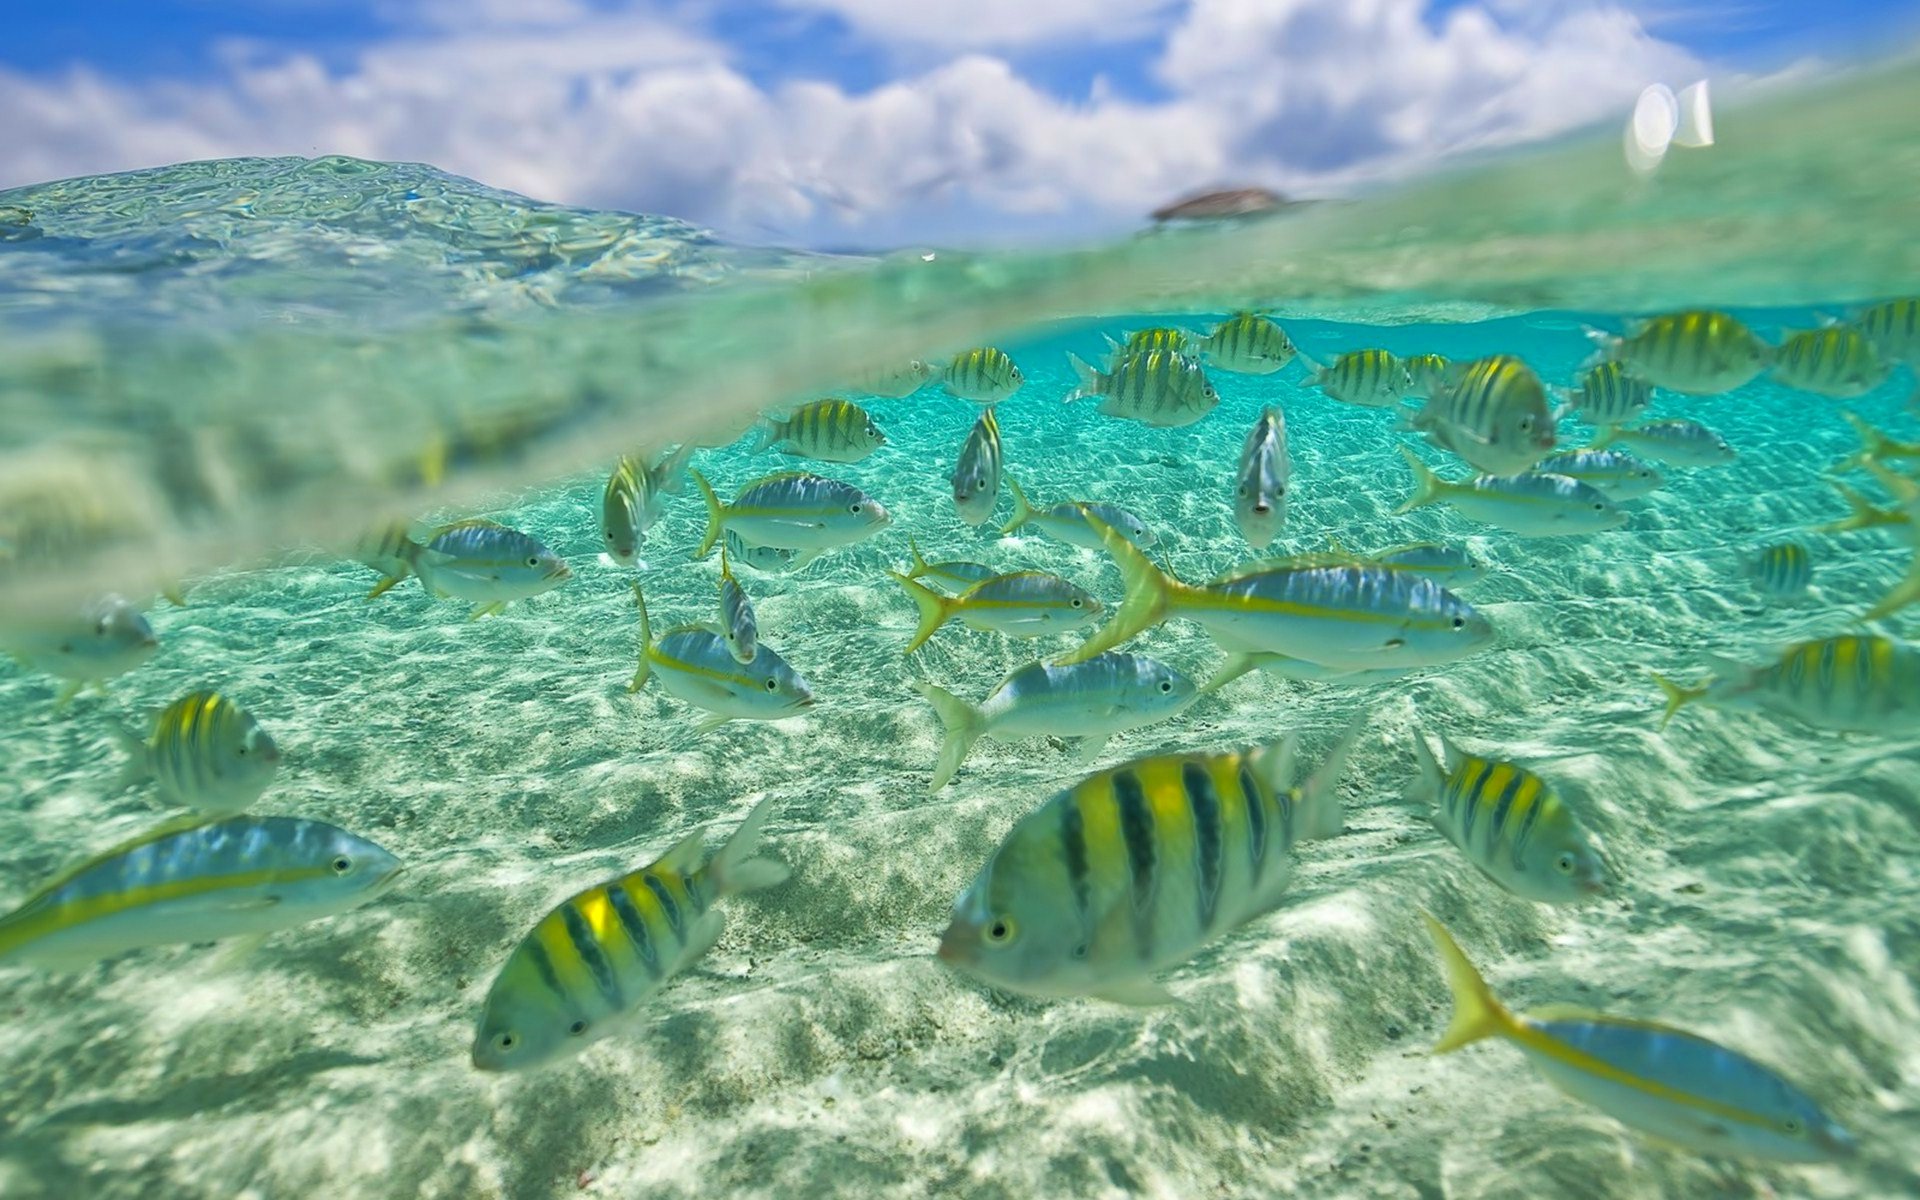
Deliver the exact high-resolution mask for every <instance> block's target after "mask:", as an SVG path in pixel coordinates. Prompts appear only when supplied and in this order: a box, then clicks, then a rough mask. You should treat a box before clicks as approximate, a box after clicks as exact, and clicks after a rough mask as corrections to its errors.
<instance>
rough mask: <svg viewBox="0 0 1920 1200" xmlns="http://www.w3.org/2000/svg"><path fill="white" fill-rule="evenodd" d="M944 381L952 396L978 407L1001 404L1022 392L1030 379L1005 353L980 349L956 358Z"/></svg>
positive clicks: (964, 351) (949, 365) (954, 357)
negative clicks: (971, 402) (978, 405)
mask: <svg viewBox="0 0 1920 1200" xmlns="http://www.w3.org/2000/svg"><path fill="white" fill-rule="evenodd" d="M941 381H942V383H943V384H944V385H945V386H946V389H947V393H948V394H949V395H953V396H958V397H960V399H962V400H971V401H973V402H974V403H975V404H998V403H1000V401H1002V400H1005V399H1006V398H1007V397H1008V396H1011V395H1013V394H1014V393H1015V392H1017V391H1019V390H1020V385H1021V384H1023V383H1025V382H1026V381H1027V377H1026V375H1025V374H1023V373H1022V372H1021V370H1020V368H1019V366H1018V365H1017V364H1015V363H1014V361H1013V359H1011V358H1009V357H1007V352H1006V351H1004V350H1001V349H999V348H998V347H994V346H977V347H975V348H974V349H972V350H962V351H961V352H960V353H958V354H956V355H954V356H953V358H952V360H951V361H949V362H948V363H947V365H946V369H945V370H943V371H942V372H941Z"/></svg>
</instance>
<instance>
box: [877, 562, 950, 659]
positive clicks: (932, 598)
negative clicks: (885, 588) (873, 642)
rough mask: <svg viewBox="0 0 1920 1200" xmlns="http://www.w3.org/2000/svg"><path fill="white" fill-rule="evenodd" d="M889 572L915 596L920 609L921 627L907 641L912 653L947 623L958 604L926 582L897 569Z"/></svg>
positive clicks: (909, 650) (895, 580)
mask: <svg viewBox="0 0 1920 1200" xmlns="http://www.w3.org/2000/svg"><path fill="white" fill-rule="evenodd" d="M887 574H889V575H892V576H893V578H894V582H896V583H898V584H899V585H900V586H901V587H903V588H906V589H907V595H909V596H911V597H913V603H914V604H915V606H917V607H918V608H919V609H920V627H919V628H918V629H916V630H914V631H913V640H912V641H911V642H908V643H907V649H906V653H908V654H912V653H913V652H914V651H915V650H918V649H919V648H920V647H922V646H924V645H926V642H927V639H928V638H930V637H932V636H933V634H934V631H935V630H937V629H939V628H940V627H941V626H942V625H945V624H946V623H947V618H949V617H951V616H952V615H953V613H954V609H955V608H956V607H957V605H956V604H955V603H954V602H953V601H952V600H950V599H948V598H947V597H945V596H942V595H941V594H940V593H939V592H936V591H934V590H933V589H932V588H930V587H928V586H927V585H926V584H924V583H920V582H918V581H917V580H913V579H908V578H907V577H906V576H905V575H901V574H899V573H898V572H895V571H889V572H887Z"/></svg>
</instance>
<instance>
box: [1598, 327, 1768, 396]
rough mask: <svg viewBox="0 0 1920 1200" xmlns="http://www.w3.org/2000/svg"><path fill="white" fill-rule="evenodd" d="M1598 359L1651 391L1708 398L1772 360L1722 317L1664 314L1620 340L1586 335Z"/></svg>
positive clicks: (1764, 346) (1752, 336)
mask: <svg viewBox="0 0 1920 1200" xmlns="http://www.w3.org/2000/svg"><path fill="white" fill-rule="evenodd" d="M1588 336H1589V337H1591V338H1592V339H1593V340H1594V341H1595V342H1596V343H1598V344H1599V346H1600V353H1601V355H1602V358H1603V359H1612V360H1615V361H1617V362H1620V363H1622V364H1623V365H1625V367H1626V369H1627V370H1628V372H1629V373H1631V374H1632V375H1634V376H1636V377H1637V378H1640V379H1644V380H1645V381H1646V382H1648V383H1649V384H1652V385H1653V386H1654V387H1662V388H1666V389H1668V390H1669V391H1675V392H1687V393H1690V394H1692V395H1699V396H1707V395H1713V394H1716V393H1719V392H1730V391H1732V390H1733V389H1734V388H1737V387H1739V386H1741V385H1742V384H1744V383H1747V382H1749V381H1751V380H1752V379H1753V377H1754V376H1756V375H1758V374H1760V372H1761V371H1763V370H1765V369H1766V367H1767V364H1768V363H1769V362H1770V361H1772V358H1773V351H1772V348H1771V347H1769V346H1768V345H1767V344H1766V343H1765V342H1763V341H1761V340H1760V339H1759V337H1758V336H1756V335H1755V334H1754V332H1753V330H1751V329H1748V328H1747V327H1746V325H1744V324H1743V323H1742V322H1741V321H1740V320H1739V319H1738V318H1736V317H1731V316H1728V315H1727V314H1726V313H1723V312H1709V311H1700V310H1696V311H1689V312H1677V313H1665V314H1662V315H1661V316H1657V317H1652V318H1649V319H1647V320H1644V321H1637V322H1635V323H1633V325H1631V326H1630V327H1629V328H1628V330H1627V332H1626V334H1625V335H1624V336H1620V337H1615V336H1612V335H1610V334H1607V333H1603V332H1601V331H1599V330H1590V331H1588Z"/></svg>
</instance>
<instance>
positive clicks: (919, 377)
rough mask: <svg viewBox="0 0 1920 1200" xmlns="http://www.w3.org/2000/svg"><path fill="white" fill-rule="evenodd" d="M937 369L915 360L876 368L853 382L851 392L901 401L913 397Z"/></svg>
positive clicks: (937, 371)
mask: <svg viewBox="0 0 1920 1200" xmlns="http://www.w3.org/2000/svg"><path fill="white" fill-rule="evenodd" d="M939 373H940V372H939V369H938V368H936V367H934V366H932V365H931V364H929V363H926V362H922V361H921V360H920V359H917V358H910V359H908V360H907V361H906V362H904V363H899V364H895V365H892V366H882V367H877V368H875V369H874V370H871V371H868V372H866V373H865V374H864V375H861V376H860V377H859V378H858V379H856V380H854V382H853V385H852V388H851V390H853V391H856V392H859V393H860V394H861V395H863V396H879V397H880V398H881V399H883V400H902V399H905V398H906V397H908V396H911V395H913V394H914V393H915V392H917V391H919V390H920V389H921V388H923V387H925V386H927V383H928V382H929V381H930V380H932V379H933V378H934V377H935V376H936V375H938V374H939Z"/></svg>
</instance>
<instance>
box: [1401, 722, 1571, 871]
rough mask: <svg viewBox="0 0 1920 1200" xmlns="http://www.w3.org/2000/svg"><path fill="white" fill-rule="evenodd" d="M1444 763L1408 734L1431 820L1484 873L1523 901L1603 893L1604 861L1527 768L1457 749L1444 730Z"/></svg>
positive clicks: (1422, 738)
mask: <svg viewBox="0 0 1920 1200" xmlns="http://www.w3.org/2000/svg"><path fill="white" fill-rule="evenodd" d="M1440 746H1441V749H1442V751H1443V752H1444V753H1445V755H1446V759H1445V762H1444V764H1443V763H1442V761H1441V760H1439V759H1436V758H1435V757H1434V756H1433V748H1432V747H1431V746H1429V745H1427V739H1426V737H1425V736H1424V735H1422V734H1421V733H1419V732H1418V731H1415V733H1414V735H1413V751H1414V758H1415V759H1416V760H1417V761H1418V762H1419V764H1420V778H1419V780H1418V782H1417V783H1416V784H1415V785H1414V787H1415V789H1416V790H1417V792H1418V793H1419V795H1420V797H1421V798H1422V799H1425V800H1427V801H1430V802H1431V803H1432V804H1433V806H1434V812H1433V824H1434V827H1435V828H1436V829H1438V830H1439V831H1440V832H1441V833H1442V834H1444V835H1445V836H1446V839H1447V840H1448V841H1450V842H1452V843H1453V844H1454V845H1455V846H1456V847H1457V848H1458V849H1459V850H1460V853H1461V854H1463V855H1465V856H1466V859H1467V861H1468V862H1470V863H1472V864H1473V865H1474V866H1475V867H1476V868H1478V869H1479V871H1480V873H1481V874H1483V875H1485V876H1486V877H1487V878H1488V879H1491V880H1493V882H1495V883H1497V884H1499V885H1500V886H1501V887H1503V888H1505V889H1506V890H1507V891H1509V892H1512V893H1513V894H1514V895H1516V896H1519V897H1521V898H1522V899H1524V900H1535V901H1538V902H1539V903H1541V904H1578V903H1580V902H1581V901H1584V900H1591V899H1592V898H1594V897H1595V896H1604V895H1606V894H1607V891H1608V884H1607V867H1606V862H1605V860H1604V859H1602V858H1601V856H1600V852H1599V850H1598V849H1597V848H1596V847H1595V846H1594V844H1593V839H1592V838H1591V837H1589V836H1588V834H1587V831H1586V829H1585V828H1583V827H1582V826H1581V824H1580V819H1579V817H1577V816H1575V815H1574V812H1573V810H1572V809H1571V808H1568V807H1567V805H1566V804H1565V803H1564V802H1562V801H1561V799H1560V797H1559V796H1557V795H1555V794H1554V791H1553V789H1552V788H1550V787H1548V786H1547V783H1546V781H1545V780H1543V779H1541V778H1540V777H1539V776H1538V775H1535V774H1534V773H1533V772H1532V771H1529V770H1527V769H1526V768H1525V767H1521V766H1516V765H1515V764H1513V763H1510V762H1501V761H1499V760H1497V759H1491V758H1484V757H1482V756H1480V755H1478V754H1469V753H1466V752H1464V751H1462V750H1461V749H1460V748H1459V747H1457V746H1455V745H1454V744H1453V743H1452V742H1450V741H1448V740H1447V739H1446V737H1445V735H1442V736H1441V738H1440Z"/></svg>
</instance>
